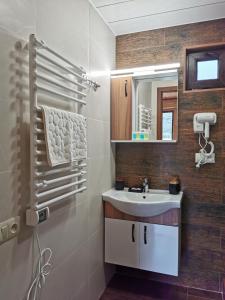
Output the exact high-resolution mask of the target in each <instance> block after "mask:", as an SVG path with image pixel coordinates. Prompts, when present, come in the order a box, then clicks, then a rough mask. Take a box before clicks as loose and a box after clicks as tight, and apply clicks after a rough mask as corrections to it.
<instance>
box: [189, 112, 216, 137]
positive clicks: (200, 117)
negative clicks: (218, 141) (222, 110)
mask: <svg viewBox="0 0 225 300" xmlns="http://www.w3.org/2000/svg"><path fill="white" fill-rule="evenodd" d="M216 121H217V117H216V113H198V114H195V115H194V132H195V133H204V137H205V138H206V139H208V138H209V125H214V124H216Z"/></svg>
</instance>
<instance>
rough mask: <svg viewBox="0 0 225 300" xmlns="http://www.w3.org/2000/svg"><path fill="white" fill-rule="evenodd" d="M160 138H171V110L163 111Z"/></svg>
mask: <svg viewBox="0 0 225 300" xmlns="http://www.w3.org/2000/svg"><path fill="white" fill-rule="evenodd" d="M162 139H163V140H172V139H173V112H172V111H169V112H163V114H162Z"/></svg>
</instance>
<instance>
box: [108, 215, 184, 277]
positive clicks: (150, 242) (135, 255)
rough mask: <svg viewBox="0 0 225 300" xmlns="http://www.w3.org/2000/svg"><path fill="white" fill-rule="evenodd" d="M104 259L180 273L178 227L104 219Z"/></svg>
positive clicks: (163, 271) (176, 274)
mask: <svg viewBox="0 0 225 300" xmlns="http://www.w3.org/2000/svg"><path fill="white" fill-rule="evenodd" d="M105 262H107V263H112V264H117V265H123V266H128V267H133V268H138V269H142V270H147V271H153V272H158V273H162V274H168V275H174V276H178V266H179V227H178V226H167V225H157V224H149V223H141V222H132V221H126V220H117V219H110V218H105Z"/></svg>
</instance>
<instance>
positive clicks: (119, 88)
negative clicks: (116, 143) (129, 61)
mask: <svg viewBox="0 0 225 300" xmlns="http://www.w3.org/2000/svg"><path fill="white" fill-rule="evenodd" d="M131 131H132V78H131V77H119V78H113V79H112V80H111V139H112V140H130V139H131Z"/></svg>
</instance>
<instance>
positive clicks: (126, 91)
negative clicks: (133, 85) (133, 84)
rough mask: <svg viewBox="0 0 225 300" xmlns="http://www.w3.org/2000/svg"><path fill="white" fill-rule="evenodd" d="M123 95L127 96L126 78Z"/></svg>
mask: <svg viewBox="0 0 225 300" xmlns="http://www.w3.org/2000/svg"><path fill="white" fill-rule="evenodd" d="M124 87H125V97H127V80H125V86H124Z"/></svg>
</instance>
